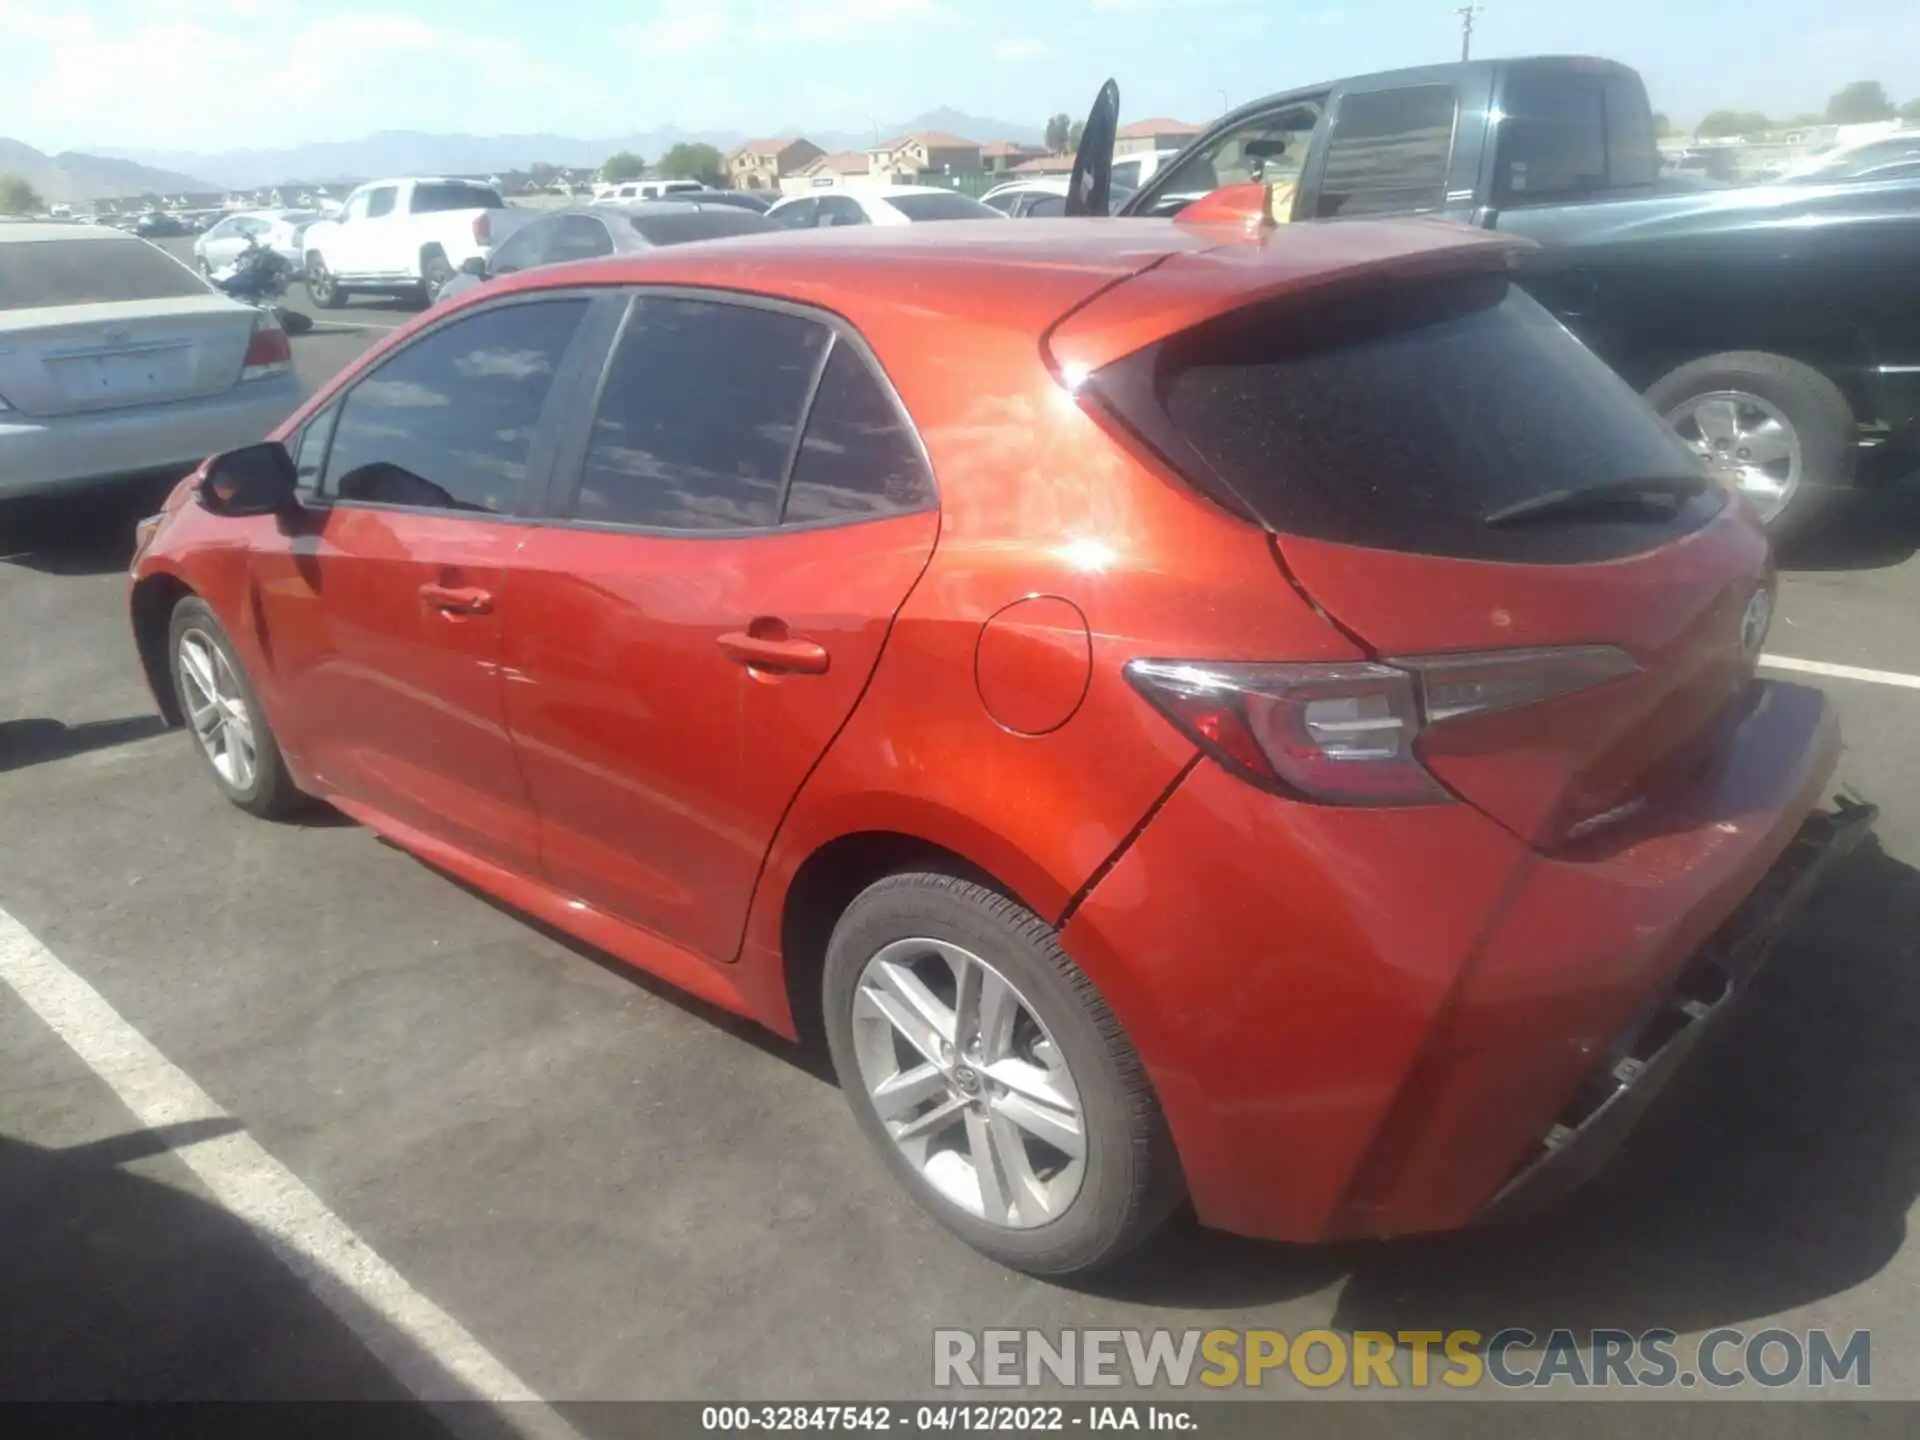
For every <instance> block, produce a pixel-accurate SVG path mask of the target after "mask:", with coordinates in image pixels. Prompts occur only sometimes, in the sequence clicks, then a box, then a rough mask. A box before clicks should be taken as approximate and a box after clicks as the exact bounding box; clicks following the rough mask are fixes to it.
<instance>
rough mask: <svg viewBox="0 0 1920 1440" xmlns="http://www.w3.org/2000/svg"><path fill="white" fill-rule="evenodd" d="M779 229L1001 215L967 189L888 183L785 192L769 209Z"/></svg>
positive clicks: (805, 228) (899, 222) (770, 215)
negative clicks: (877, 186) (875, 186)
mask: <svg viewBox="0 0 1920 1440" xmlns="http://www.w3.org/2000/svg"><path fill="white" fill-rule="evenodd" d="M767 218H768V219H769V220H771V221H772V222H773V223H774V224H775V225H777V226H779V227H780V228H781V229H782V230H812V229H816V228H817V229H826V228H828V227H830V226H835V225H908V224H915V223H918V222H920V221H925V220H1004V219H1006V218H1007V217H1006V216H1004V215H1002V214H1001V213H1000V212H999V211H998V210H993V209H989V208H988V207H987V206H985V205H982V204H981V203H980V202H979V201H978V200H975V199H974V198H972V197H971V196H969V195H961V194H958V193H956V192H954V191H952V190H942V189H939V188H938V187H936V186H932V185H889V186H886V187H884V188H880V189H874V190H832V191H825V192H814V193H812V194H807V195H789V196H788V197H787V198H786V199H784V200H781V201H779V202H777V203H776V204H775V205H774V207H773V208H772V209H771V210H769V211H767Z"/></svg>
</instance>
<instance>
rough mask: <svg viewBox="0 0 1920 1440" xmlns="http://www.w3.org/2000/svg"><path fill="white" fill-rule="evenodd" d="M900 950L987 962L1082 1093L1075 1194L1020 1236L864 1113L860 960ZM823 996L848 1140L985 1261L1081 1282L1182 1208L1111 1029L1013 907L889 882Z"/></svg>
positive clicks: (944, 881)
mask: <svg viewBox="0 0 1920 1440" xmlns="http://www.w3.org/2000/svg"><path fill="white" fill-rule="evenodd" d="M908 939H933V940H939V941H945V942H948V943H951V944H953V945H958V946H960V947H962V948H964V949H966V950H968V951H970V952H971V953H972V954H973V955H975V956H978V957H980V958H981V959H983V960H987V961H988V962H989V963H990V964H991V966H992V967H993V968H994V969H995V970H997V971H998V972H999V973H1000V974H1001V975H1002V976H1004V977H1005V979H1006V980H1008V981H1009V982H1011V983H1012V984H1013V986H1014V987H1015V988H1016V989H1017V990H1019V991H1020V992H1021V994H1022V995H1023V996H1024V997H1025V999H1026V1000H1027V1002H1028V1004H1029V1006H1030V1007H1031V1009H1032V1011H1033V1013H1034V1014H1035V1015H1036V1016H1038V1018H1039V1019H1040V1021H1041V1023H1042V1024H1044V1026H1045V1027H1046V1030H1047V1031H1048V1032H1050V1033H1051V1035H1052V1036H1053V1040H1054V1043H1055V1045H1056V1046H1057V1047H1058V1049H1059V1052H1060V1054H1061V1056H1062V1057H1063V1058H1064V1059H1065V1061H1066V1064H1067V1067H1068V1069H1069V1071H1070V1073H1071V1074H1072V1076H1073V1079H1074V1085H1075V1088H1076V1089H1077V1090H1078V1091H1079V1092H1080V1099H1081V1110H1082V1115H1081V1124H1082V1134H1083V1137H1084V1143H1085V1146H1086V1161H1085V1171H1084V1173H1083V1176H1082V1180H1081V1184H1080V1188H1079V1190H1078V1192H1077V1194H1076V1195H1075V1196H1074V1198H1073V1199H1072V1200H1071V1201H1070V1202H1068V1203H1067V1204H1066V1206H1065V1208H1064V1209H1063V1210H1062V1211H1061V1213H1060V1214H1059V1215H1058V1216H1056V1217H1055V1218H1053V1219H1051V1220H1048V1221H1046V1222H1045V1223H1042V1224H1039V1225H1035V1226H1032V1227H1030V1228H1024V1229H1021V1228H1013V1227H1009V1226H1002V1225H996V1224H991V1223H988V1222H987V1221H985V1220H984V1219H982V1218H981V1217H980V1216H978V1215H975V1214H973V1213H971V1212H969V1211H968V1210H966V1209H963V1208H962V1207H961V1206H960V1205H958V1204H956V1203H955V1202H954V1201H952V1200H950V1199H948V1198H947V1197H946V1196H944V1195H942V1194H941V1193H940V1192H939V1191H938V1190H936V1189H935V1188H934V1187H933V1185H932V1184H930V1183H929V1182H928V1181H927V1179H926V1178H925V1177H923V1176H922V1175H921V1174H920V1172H919V1170H918V1169H916V1168H915V1166H914V1165H913V1164H912V1163H911V1162H910V1161H909V1160H908V1159H907V1158H906V1156H905V1155H904V1154H902V1152H901V1149H900V1147H899V1146H898V1145H897V1144H896V1143H895V1142H894V1140H893V1138H892V1136H891V1134H890V1133H889V1132H888V1131H887V1129H886V1127H885V1125H884V1123H883V1122H882V1120H881V1118H880V1116H879V1114H878V1113H877V1112H876V1110H875V1109H874V1106H873V1102H872V1100H871V1099H870V1097H869V1095H868V1091H867V1085H866V1082H865V1080H864V1079H863V1077H862V1075H861V1070H860V1061H859V1056H858V1053H857V1050H856V1039H855V1035H854V1001H855V996H856V991H857V989H858V986H859V982H860V977H861V974H862V972H863V971H864V970H865V968H866V965H867V962H868V961H869V960H870V959H872V958H873V957H874V956H875V955H876V954H878V953H879V951H880V950H881V949H882V948H883V947H884V946H886V945H889V944H891V943H893V942H895V941H899V940H908ZM821 985H822V999H823V1003H824V1014H825V1020H826V1032H827V1042H828V1046H829V1048H830V1049H831V1051H832V1055H833V1064H834V1069H835V1071H836V1072H837V1074H838V1076H839V1079H840V1085H841V1088H842V1089H843V1090H844V1091H845V1093H846V1096H847V1103H848V1105H849V1106H850V1107H851V1108H852V1110H853V1113H854V1117H855V1119H856V1120H857V1121H858V1122H859V1124H860V1128H861V1129H862V1130H863V1131H865V1132H866V1135H867V1138H868V1140H869V1141H871V1142H872V1144H873V1146H874V1148H875V1149H877V1150H878V1151H879V1152H880V1154H881V1157H882V1158H883V1160H884V1161H885V1162H886V1164H887V1166H888V1168H889V1169H891V1170H892V1171H893V1173H894V1175H895V1177H896V1178H898V1179H899V1181H900V1183H901V1184H902V1185H904V1186H905V1187H906V1189H907V1190H908V1192H909V1193H911V1194H912V1195H913V1197H914V1198H915V1199H916V1200H918V1201H919V1202H920V1204H921V1205H922V1206H924V1207H925V1208H926V1209H927V1210H929V1211H930V1212H932V1214H933V1215H934V1216H935V1218H937V1219H938V1220H939V1221H940V1222H941V1223H942V1224H944V1225H945V1226H947V1228H948V1229H950V1230H952V1231H953V1232H954V1233H955V1234H957V1235H959V1236H960V1237H961V1238H962V1239H963V1240H965V1241H966V1242H967V1243H968V1244H970V1245H972V1246H973V1247H974V1248H975V1249H977V1250H979V1251H981V1252H982V1253H983V1254H986V1255H988V1256H990V1257H992V1258H993V1259H995V1260H997V1261H999V1262H1000V1263H1001V1264H1003V1265H1008V1266H1011V1267H1012V1268H1014V1269H1016V1270H1023V1271H1026V1272H1027V1273H1029V1274H1034V1275H1071V1274H1083V1273H1086V1272H1088V1271H1092V1270H1096V1269H1099V1268H1101V1267H1104V1266H1107V1265H1111V1264H1112V1263H1113V1262H1115V1261H1117V1260H1119V1259H1120V1258H1121V1257H1123V1256H1124V1255H1126V1254H1127V1253H1128V1252H1129V1251H1131V1250H1133V1249H1134V1248H1135V1247H1137V1246H1138V1245H1139V1244H1140V1243H1141V1242H1142V1241H1144V1240H1145V1239H1146V1238H1147V1237H1148V1236H1150V1235H1151V1234H1152V1233H1153V1232H1154V1231H1155V1230H1156V1229H1157V1228H1159V1226H1160V1225H1161V1223H1162V1222H1163V1221H1164V1220H1165V1219H1166V1218H1167V1216H1168V1215H1169V1214H1170V1213H1171V1212H1172V1210H1173V1209H1174V1208H1175V1207H1176V1206H1177V1205H1178V1204H1179V1203H1180V1201H1181V1199H1182V1198H1183V1197H1184V1196H1185V1193H1186V1187H1185V1182H1184V1180H1183V1179H1182V1177H1181V1174H1180V1165H1179V1159H1178V1157H1177V1155H1176V1154H1175V1152H1174V1147H1173V1138H1172V1135H1171V1134H1170V1133H1169V1131H1168V1129H1167V1124H1166V1120H1165V1117H1164V1116H1163V1115H1162V1114H1161V1111H1160V1104H1159V1101H1158V1099H1157V1098H1156V1097H1155V1095H1154V1093H1153V1086H1152V1083H1151V1082H1150V1080H1149V1079H1148V1077H1147V1073H1146V1070H1145V1067H1144V1066H1142V1065H1141V1063H1140V1058H1139V1056H1138V1055H1137V1054H1135V1053H1134V1049H1133V1046H1132V1044H1131V1042H1130V1041H1129V1040H1128V1039H1127V1036H1126V1034H1125V1032H1124V1031H1123V1030H1122V1029H1121V1027H1120V1022H1119V1021H1118V1020H1117V1019H1116V1018H1115V1017H1114V1015H1113V1012H1112V1011H1111V1010H1109V1009H1108V1008H1107V1004H1106V1002H1105V1001H1104V1000H1103V999H1102V998H1101V996H1100V993H1099V992H1098V991H1097V990H1096V989H1095V988H1094V985H1093V982H1092V981H1091V980H1089V979H1088V978H1087V976H1086V975H1085V974H1083V973H1082V972H1081V970H1080V968H1079V967H1078V966H1076V965H1075V964H1074V963H1073V961H1072V959H1071V958H1069V957H1068V955H1067V953H1066V951H1065V950H1063V949H1062V948H1061V946H1060V942H1059V939H1058V937H1056V936H1055V934H1054V932H1053V930H1052V928H1051V927H1050V926H1048V925H1047V924H1046V923H1045V922H1044V921H1042V920H1041V919H1040V918H1039V917H1038V916H1037V915H1035V914H1034V913H1033V912H1032V911H1030V910H1028V909H1026V908H1025V907H1023V906H1021V905H1019V904H1018V903H1016V902H1015V901H1013V900H1010V899H1008V898H1007V897H1006V896H1004V895H1001V894H999V893H997V892H996V891H993V890H990V889H988V888H987V887H986V886H983V885H979V884H976V883H974V882H973V881H970V880H963V879H959V878H957V877H955V876H952V875H942V874H932V873H917V872H914V873H901V874H896V875H890V876H887V877H886V878H885V879H882V880H879V881H876V882H875V883H874V884H872V885H870V886H868V887H867V889H866V890H864V891H862V892H861V894H860V895H859V896H858V897H856V898H855V900H854V901H853V903H852V904H851V905H849V906H848V907H847V909H846V911H845V913H844V914H842V915H841V917H840V920H839V923H838V924H836V925H835V926H834V930H833V935H832V938H831V939H830V940H829V942H828V946H827V958H826V966H825V971H824V974H823V976H822V981H821Z"/></svg>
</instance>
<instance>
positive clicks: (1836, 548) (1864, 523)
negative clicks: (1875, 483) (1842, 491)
mask: <svg viewBox="0 0 1920 1440" xmlns="http://www.w3.org/2000/svg"><path fill="white" fill-rule="evenodd" d="M1917 550H1920V486H1916V485H1914V484H1905V485H1894V486H1887V487H1884V488H1876V489H1872V490H1863V491H1860V492H1859V493H1856V494H1849V495H1845V496H1842V497H1840V498H1839V499H1837V500H1836V501H1835V502H1834V503H1833V509H1832V512H1831V514H1829V515H1828V516H1826V517H1825V518H1824V520H1823V522H1822V523H1821V524H1819V525H1817V526H1816V527H1815V528H1814V529H1812V530H1810V531H1809V532H1808V533H1807V534H1806V535H1805V536H1804V537H1802V538H1799V539H1795V540H1789V541H1786V542H1783V543H1782V544H1781V546H1780V547H1779V557H1778V558H1779V562H1780V568H1781V569H1782V570H1805V571H1816V570H1887V569H1891V568H1892V567H1894V566H1896V565H1902V564H1905V563H1906V562H1907V561H1908V560H1910V559H1911V558H1912V557H1913V555H1914V552H1915V551H1917Z"/></svg>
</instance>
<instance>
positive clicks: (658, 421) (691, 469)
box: [574, 297, 829, 530]
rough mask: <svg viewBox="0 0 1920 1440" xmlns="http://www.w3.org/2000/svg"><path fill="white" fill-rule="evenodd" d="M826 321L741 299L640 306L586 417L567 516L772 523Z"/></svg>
mask: <svg viewBox="0 0 1920 1440" xmlns="http://www.w3.org/2000/svg"><path fill="white" fill-rule="evenodd" d="M828 338H829V336H828V331H827V328H826V327H825V326H824V325H821V324H818V323H817V322H815V321H812V320H806V319H802V318H801V317H799V316H797V315H788V314H783V313H781V312H779V311H774V310H763V309H760V308H757V307H752V306H745V305H730V304H713V303H710V302H708V301H703V300H678V299H666V298H656V297H646V298H643V299H641V300H639V301H637V302H635V306H634V309H633V311H632V313H631V315H630V316H629V318H628V320H627V325H626V328H625V330H624V331H623V332H622V334H621V337H620V344H619V347H618V349H616V350H615V352H614V355H613V360H612V362H611V364H610V365H609V366H608V369H607V376H606V383H605V385H604V386H603V388H602V391H601V398H600V408H599V411H598V412H597V413H596V414H595V415H594V418H593V430H592V437H591V440H590V441H589V444H588V448H587V455H586V463H585V466H584V467H583V470H582V474H581V478H580V492H579V497H578V499H577V501H576V502H575V505H574V516H575V518H577V519H580V520H594V521H601V522H606V523H611V524H626V525H643V526H648V527H651V528H657V529H666V530H752V529H761V528H764V527H767V526H771V525H773V524H774V523H776V521H777V520H778V519H779V511H780V486H781V483H782V482H783V481H784V480H785V478H786V473H787V462H788V460H789V458H790V457H791V455H792V453H793V445H794V439H795V437H796V434H797V432H798V431H799V428H800V417H801V412H802V410H804V409H805V407H806V403H807V392H808V391H809V390H810V389H811V388H812V387H813V377H814V374H815V373H816V371H817V370H818V369H819V365H820V355H821V352H822V350H823V349H824V348H825V347H826V344H827V341H828Z"/></svg>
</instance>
